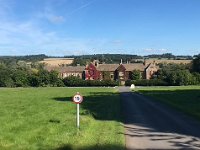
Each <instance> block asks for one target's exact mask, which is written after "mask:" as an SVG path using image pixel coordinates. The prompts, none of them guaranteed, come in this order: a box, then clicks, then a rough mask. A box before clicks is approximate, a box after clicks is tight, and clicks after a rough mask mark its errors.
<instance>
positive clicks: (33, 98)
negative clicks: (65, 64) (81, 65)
mask: <svg viewBox="0 0 200 150" xmlns="http://www.w3.org/2000/svg"><path fill="white" fill-rule="evenodd" d="M77 91H79V92H80V93H81V94H82V95H83V96H84V102H83V103H82V104H81V110H80V114H81V127H80V130H77V128H76V120H75V119H76V104H74V103H72V96H73V95H74V94H75V93H76V92H77ZM0 106H1V109H0V114H1V115H0V149H1V150H10V149H12V150H22V149H24V150H25V149H27V150H38V149H44V150H47V149H48V150H51V149H52V150H53V149H56V150H68V149H69V150H73V149H78V150H93V149H95V150H96V149H97V150H98V149H100V150H101V149H107V150H121V149H124V147H125V146H124V145H125V144H124V135H123V126H122V125H121V124H120V122H121V115H120V98H119V94H118V93H117V92H116V91H115V89H113V88H80V89H78V88H15V89H6V88H2V89H1V88H0Z"/></svg>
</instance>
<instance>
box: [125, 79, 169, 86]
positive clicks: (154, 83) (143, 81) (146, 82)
mask: <svg viewBox="0 0 200 150" xmlns="http://www.w3.org/2000/svg"><path fill="white" fill-rule="evenodd" d="M131 84H134V85H136V86H167V85H168V83H167V82H165V81H163V80H160V79H151V80H147V79H141V80H127V81H126V82H125V85H126V86H131Z"/></svg>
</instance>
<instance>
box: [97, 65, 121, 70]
mask: <svg viewBox="0 0 200 150" xmlns="http://www.w3.org/2000/svg"><path fill="white" fill-rule="evenodd" d="M118 67H119V64H99V65H98V66H97V70H98V71H115V70H116V69H117V68H118Z"/></svg>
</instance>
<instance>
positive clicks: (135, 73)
mask: <svg viewBox="0 0 200 150" xmlns="http://www.w3.org/2000/svg"><path fill="white" fill-rule="evenodd" d="M130 78H131V80H139V79H141V78H142V76H141V72H140V70H133V71H132V72H131V74H130Z"/></svg>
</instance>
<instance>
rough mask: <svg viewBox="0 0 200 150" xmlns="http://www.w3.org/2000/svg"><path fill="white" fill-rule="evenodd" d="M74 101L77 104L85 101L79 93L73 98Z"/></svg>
mask: <svg viewBox="0 0 200 150" xmlns="http://www.w3.org/2000/svg"><path fill="white" fill-rule="evenodd" d="M73 101H74V103H76V104H80V103H81V102H82V101H83V96H81V95H80V94H79V93H78V92H77V94H76V95H74V97H73Z"/></svg>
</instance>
